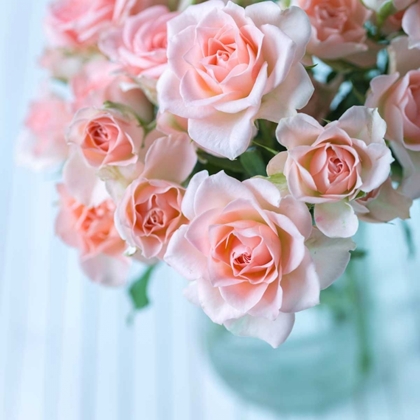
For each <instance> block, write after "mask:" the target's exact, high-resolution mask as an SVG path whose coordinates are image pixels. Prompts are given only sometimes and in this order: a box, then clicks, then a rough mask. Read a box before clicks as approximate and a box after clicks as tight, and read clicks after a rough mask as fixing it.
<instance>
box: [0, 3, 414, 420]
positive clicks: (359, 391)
mask: <svg viewBox="0 0 420 420" xmlns="http://www.w3.org/2000/svg"><path fill="white" fill-rule="evenodd" d="M46 4H47V0H38V1H36V2H33V1H32V2H28V1H27V0H15V1H13V2H4V3H3V4H2V7H1V9H2V10H1V13H0V175H1V178H0V179H1V182H0V420H76V419H80V420H111V419H113V420H116V419H117V420H213V419H229V420H230V419H232V420H266V419H267V420H274V419H284V420H294V419H310V420H314V419H340V420H341V419H357V420H359V419H362V420H364V419H380V420H386V419H389V420H404V419H405V420H412V419H419V418H420V274H419V273H420V254H419V253H420V206H419V205H418V204H416V205H415V206H414V207H413V209H412V218H413V220H412V221H410V222H409V223H408V226H409V229H410V232H411V235H412V242H413V244H414V246H415V247H417V253H414V255H412V256H411V257H409V248H408V246H407V241H406V237H407V232H406V230H404V227H403V225H402V224H401V223H400V222H395V223H390V224H388V225H382V226H367V227H365V228H364V229H363V232H362V233H363V236H364V237H363V238H361V244H362V245H361V246H362V248H363V249H365V250H367V251H368V252H367V255H366V257H364V258H363V259H362V260H361V261H357V263H356V268H355V269H354V270H352V277H353V279H354V278H356V279H357V284H358V285H359V289H358V291H357V290H356V292H354V291H353V292H351V293H350V292H349V291H348V290H347V289H345V287H344V285H345V282H346V281H347V280H348V279H347V280H346V279H345V278H343V279H341V280H340V281H339V283H338V289H337V291H336V292H335V297H334V295H333V296H332V297H331V296H330V297H328V299H329V302H330V303H331V302H332V304H330V306H328V308H330V309H328V308H327V310H323V311H319V310H317V309H316V310H315V311H312V312H308V313H307V314H302V315H299V317H298V325H297V328H296V330H295V331H294V332H293V334H292V337H291V338H290V342H288V343H286V345H285V347H284V348H283V349H280V351H274V350H272V349H271V348H270V347H268V346H267V345H265V344H261V343H259V342H255V341H253V340H239V341H238V340H237V339H235V338H233V337H230V336H227V335H226V334H225V333H224V332H223V331H221V330H219V329H217V328H215V327H212V326H209V325H208V323H206V321H205V320H203V319H202V317H201V316H200V313H199V311H198V310H197V309H196V308H194V307H193V306H192V305H191V304H189V303H188V302H187V301H186V300H185V299H184V297H183V295H182V289H183V288H184V285H185V284H184V281H183V280H182V279H181V278H180V277H179V276H178V275H176V274H175V273H173V272H172V271H171V270H169V269H168V268H166V267H160V268H159V269H158V270H157V271H156V272H155V274H154V277H153V282H152V284H151V287H150V297H151V301H152V305H151V306H150V307H148V308H147V309H145V310H144V311H142V312H141V313H139V314H138V315H137V316H136V318H135V320H134V322H133V323H132V324H131V325H130V323H128V322H127V317H128V315H129V314H130V311H131V306H130V302H129V299H128V297H127V293H126V290H125V289H118V290H111V289H104V288H101V287H98V286H96V285H94V284H92V283H90V282H89V281H88V280H87V279H86V278H84V276H83V275H82V273H81V271H80V269H79V267H78V261H77V255H76V252H75V251H74V250H72V249H69V248H67V247H66V246H65V245H64V244H62V243H61V242H60V241H59V240H58V239H57V238H55V237H54V232H53V230H54V226H53V220H54V218H55V213H56V208H55V206H54V201H55V200H56V194H55V190H54V182H53V181H54V175H50V176H48V175H47V176H46V175H42V174H39V175H37V174H35V175H34V174H33V173H32V172H30V171H28V170H26V169H23V168H18V167H15V164H14V157H13V154H14V148H15V140H16V137H17V135H18V133H19V129H20V127H21V125H22V123H23V119H24V116H25V112H26V108H27V105H28V103H29V101H30V100H31V99H32V98H34V97H35V95H36V93H37V91H38V89H39V83H40V82H41V81H42V79H43V73H42V71H41V70H39V69H38V68H37V67H36V61H37V58H38V57H39V56H40V53H41V51H42V47H43V43H44V39H43V32H42V20H43V16H44V13H45V7H46ZM138 271H139V272H140V271H141V267H138ZM136 274H137V273H135V272H133V273H132V279H134V278H135V276H136ZM340 287H341V288H340ZM343 290H344V291H343ZM349 293H350V295H351V296H353V297H354V296H356V299H350V302H347V303H342V301H340V299H342V298H343V296H344V297H345V296H348V295H349ZM360 293H361V294H362V296H361V299H359V298H360ZM337 296H338V300H337ZM344 300H345V299H344ZM334 302H338V304H339V306H340V305H344V307H345V308H346V312H345V314H344V315H342V316H341V315H340V314H338V315H337V311H336V308H335V309H334ZM340 307H341V306H340ZM361 313H362V314H363V317H361V316H360V314H361ZM349 314H350V315H349ZM351 314H353V315H354V317H352V316H351ZM366 343H367V344H366ZM366 346H367V347H366ZM366 349H367V350H366ZM366 352H367V353H368V354H367V355H366ZM363 372H364V373H363ZM362 373H363V374H362ZM255 403H259V405H258V404H255Z"/></svg>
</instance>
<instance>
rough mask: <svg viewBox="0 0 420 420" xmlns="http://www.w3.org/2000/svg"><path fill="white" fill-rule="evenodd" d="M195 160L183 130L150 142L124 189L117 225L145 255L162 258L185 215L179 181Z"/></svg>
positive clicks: (189, 172) (122, 234)
mask: <svg viewBox="0 0 420 420" xmlns="http://www.w3.org/2000/svg"><path fill="white" fill-rule="evenodd" d="M196 162H197V156H196V154H195V149H194V146H193V145H192V144H191V141H190V140H189V138H188V136H187V135H185V134H181V135H180V134H178V135H171V136H167V137H161V138H159V139H157V140H155V141H154V142H153V144H152V145H151V146H150V148H149V150H148V151H147V153H146V156H145V158H144V167H143V169H142V170H141V172H140V173H139V174H138V178H137V179H136V180H134V181H133V182H132V183H131V184H130V185H129V186H128V187H127V188H126V189H125V191H124V192H123V194H122V198H121V199H120V200H119V204H118V209H117V212H116V218H115V221H116V225H117V228H118V230H119V232H120V235H121V236H122V237H123V238H124V239H125V240H126V241H127V243H128V245H130V246H132V247H135V248H137V249H139V250H140V253H141V255H142V256H143V257H145V258H148V259H149V258H153V257H158V258H162V257H163V254H164V253H165V250H166V247H167V245H168V241H169V239H170V238H171V236H172V235H173V233H174V232H175V230H177V229H178V228H179V226H180V225H181V224H184V223H187V219H186V218H185V217H184V216H183V215H182V213H181V203H182V198H183V196H184V192H185V189H184V188H183V187H181V183H182V182H183V181H185V179H186V178H187V177H188V176H189V175H190V174H191V172H192V170H193V169H194V166H195V164H196Z"/></svg>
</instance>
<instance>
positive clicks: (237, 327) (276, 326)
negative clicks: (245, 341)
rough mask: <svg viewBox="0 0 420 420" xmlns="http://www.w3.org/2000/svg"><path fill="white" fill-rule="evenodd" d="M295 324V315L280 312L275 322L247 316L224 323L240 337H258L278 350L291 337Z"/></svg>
mask: <svg viewBox="0 0 420 420" xmlns="http://www.w3.org/2000/svg"><path fill="white" fill-rule="evenodd" d="M294 323H295V315H294V314H286V313H283V312H280V314H279V316H278V317H277V319H276V320H274V321H269V320H267V319H264V318H256V317H253V316H251V315H245V316H243V317H242V318H239V319H230V320H227V321H225V322H224V325H225V327H226V328H227V329H228V330H229V331H230V332H231V333H232V334H235V335H238V336H240V337H257V338H260V339H261V340H264V341H266V342H267V343H268V344H270V345H271V346H272V347H274V348H277V347H278V346H280V344H282V343H283V342H284V341H285V340H286V338H287V337H288V336H289V335H290V333H291V331H292V328H293V325H294Z"/></svg>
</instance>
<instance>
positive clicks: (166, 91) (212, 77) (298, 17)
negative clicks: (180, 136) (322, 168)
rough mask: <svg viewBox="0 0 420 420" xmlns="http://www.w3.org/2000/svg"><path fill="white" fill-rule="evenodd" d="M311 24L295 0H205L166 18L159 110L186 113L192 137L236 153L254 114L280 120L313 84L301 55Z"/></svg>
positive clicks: (302, 100)
mask: <svg viewBox="0 0 420 420" xmlns="http://www.w3.org/2000/svg"><path fill="white" fill-rule="evenodd" d="M309 36H310V25H309V22H308V20H307V17H306V15H305V14H304V13H303V11H302V10H300V9H299V8H290V9H288V10H286V11H283V12H282V11H281V10H280V8H279V7H278V6H277V5H276V4H274V3H273V2H262V3H257V4H255V5H252V6H249V7H247V8H245V9H243V8H242V7H240V6H238V5H236V4H234V3H232V2H228V3H227V5H225V3H224V2H222V1H218V0H215V1H209V2H205V3H203V4H198V5H195V6H190V7H188V8H187V9H186V10H185V11H184V12H183V13H181V14H180V15H179V16H177V17H175V18H174V19H172V20H170V21H169V22H168V68H167V69H166V70H165V72H164V73H163V74H162V76H161V78H160V79H159V81H158V85H157V90H158V102H159V106H160V110H161V112H170V113H172V114H175V115H178V116H180V117H183V118H187V119H188V133H189V135H190V137H191V138H192V139H193V140H194V141H196V142H197V143H198V144H199V145H200V146H202V147H203V148H205V149H207V150H210V151H213V152H214V153H216V154H219V155H222V156H226V157H228V158H230V159H234V158H236V157H237V156H239V155H240V154H241V153H243V152H244V151H245V150H246V149H247V147H248V146H249V143H250V141H251V139H252V137H253V136H254V135H255V133H256V128H255V125H254V121H255V120H256V119H258V118H262V119H267V120H270V121H275V122H277V121H278V120H279V119H280V118H282V117H285V116H289V115H293V114H294V113H295V112H296V109H300V108H302V107H303V106H305V105H306V103H307V102H308V100H309V98H310V96H311V95H312V92H313V87H312V84H311V81H310V79H309V76H308V74H307V72H306V70H305V68H304V67H303V65H302V64H301V63H300V60H301V58H302V57H303V55H304V52H305V46H306V43H307V41H308V39H309Z"/></svg>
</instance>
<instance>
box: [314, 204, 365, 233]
mask: <svg viewBox="0 0 420 420" xmlns="http://www.w3.org/2000/svg"><path fill="white" fill-rule="evenodd" d="M314 217H315V223H316V225H317V226H318V229H319V230H320V231H321V232H322V233H323V234H324V235H326V236H328V237H330V238H349V237H351V236H353V235H354V234H355V233H356V232H357V229H358V227H359V221H358V219H357V216H356V214H355V213H354V210H353V208H352V207H351V205H350V204H349V203H346V202H345V201H339V202H337V203H325V204H315V211H314Z"/></svg>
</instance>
